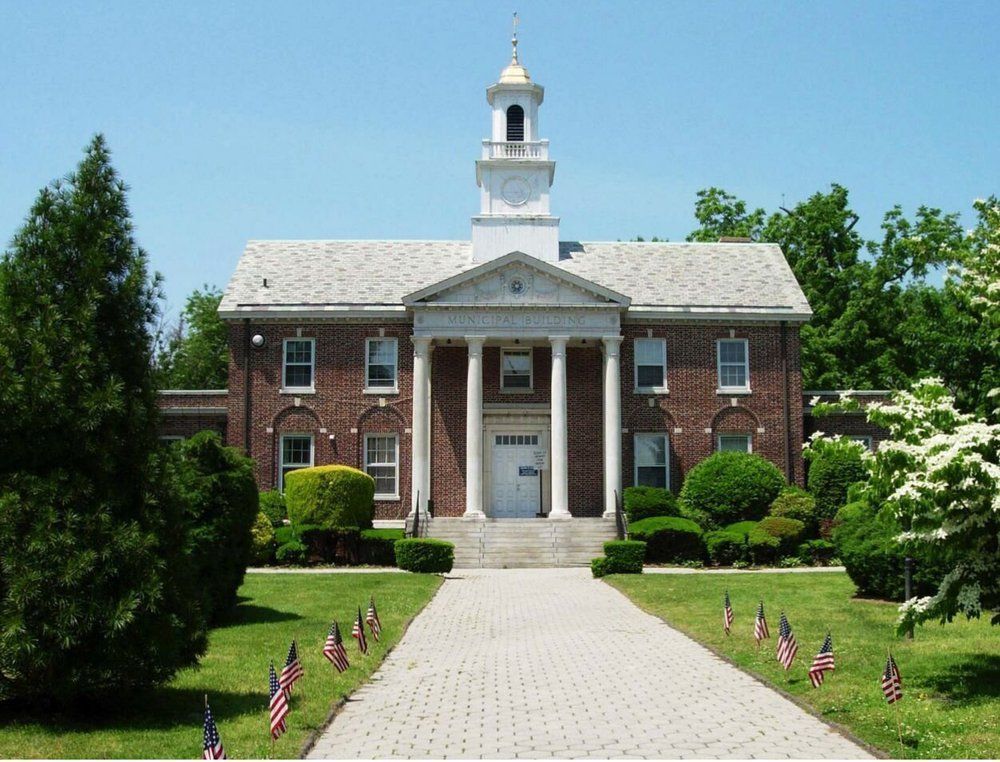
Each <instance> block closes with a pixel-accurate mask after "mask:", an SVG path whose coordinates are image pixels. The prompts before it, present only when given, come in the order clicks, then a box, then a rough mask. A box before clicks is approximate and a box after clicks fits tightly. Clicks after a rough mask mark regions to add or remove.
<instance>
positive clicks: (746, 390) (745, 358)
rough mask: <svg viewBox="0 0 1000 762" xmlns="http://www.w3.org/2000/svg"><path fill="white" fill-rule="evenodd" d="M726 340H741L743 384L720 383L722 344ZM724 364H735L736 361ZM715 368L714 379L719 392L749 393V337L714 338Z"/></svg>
mask: <svg viewBox="0 0 1000 762" xmlns="http://www.w3.org/2000/svg"><path fill="white" fill-rule="evenodd" d="M726 342H733V343H735V342H742V344H743V375H744V377H745V378H746V384H744V385H743V386H723V384H722V345H723V343H726ZM726 365H736V363H726ZM715 370H716V376H715V378H716V381H717V383H718V393H719V394H732V393H734V392H737V393H743V394H749V392H750V340H749V339H716V340H715Z"/></svg>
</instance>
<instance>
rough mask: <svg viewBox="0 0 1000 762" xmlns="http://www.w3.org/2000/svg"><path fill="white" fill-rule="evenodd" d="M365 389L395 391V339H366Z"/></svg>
mask: <svg viewBox="0 0 1000 762" xmlns="http://www.w3.org/2000/svg"><path fill="white" fill-rule="evenodd" d="M366 343H367V352H366V359H365V389H366V390H371V391H381V392H384V391H396V339H368V341H367V342H366Z"/></svg>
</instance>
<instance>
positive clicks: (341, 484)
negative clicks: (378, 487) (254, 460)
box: [285, 465, 375, 529]
mask: <svg viewBox="0 0 1000 762" xmlns="http://www.w3.org/2000/svg"><path fill="white" fill-rule="evenodd" d="M374 498H375V480H374V479H372V477H370V476H369V475H368V474H366V473H365V472H364V471H359V470H358V469H356V468H351V467H350V466H339V465H337V466H314V467H312V468H300V469H297V470H295V471H290V472H289V473H288V474H287V475H286V476H285V504H286V505H287V506H288V517H289V518H290V519H291V520H292V523H293V524H296V525H305V524H310V525H313V526H316V527H318V528H320V529H349V528H355V529H369V528H371V525H372V516H373V515H374V511H375V505H374V503H373V502H372V501H373V500H374Z"/></svg>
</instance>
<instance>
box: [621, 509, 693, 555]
mask: <svg viewBox="0 0 1000 762" xmlns="http://www.w3.org/2000/svg"><path fill="white" fill-rule="evenodd" d="M628 533H629V537H631V538H632V539H634V540H639V541H640V542H645V543H646V560H647V561H650V562H651V563H671V562H674V563H676V562H680V561H690V560H695V559H701V558H702V557H703V555H704V548H703V545H702V540H701V535H702V532H701V527H700V526H698V525H697V524H695V523H694V522H693V521H691V520H689V519H682V518H680V517H679V516H653V517H651V518H648V519H643V520H642V521H636V522H634V523H632V524H629V527H628Z"/></svg>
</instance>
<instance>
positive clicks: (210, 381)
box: [156, 285, 229, 389]
mask: <svg viewBox="0 0 1000 762" xmlns="http://www.w3.org/2000/svg"><path fill="white" fill-rule="evenodd" d="M221 300H222V291H221V290H220V289H218V288H216V287H215V286H209V285H205V286H203V287H202V290H197V289H196V290H195V291H194V292H193V293H192V294H191V295H190V296H189V297H188V298H187V302H186V304H185V305H184V312H183V313H182V315H181V319H180V321H179V322H178V324H177V326H176V328H175V329H174V330H173V331H171V332H170V335H169V337H168V338H167V341H166V345H165V346H164V347H163V348H162V349H161V351H160V353H159V356H158V357H157V363H156V364H157V382H158V386H159V387H160V388H161V389H224V388H226V384H227V383H228V380H229V328H228V326H227V325H226V323H225V322H224V321H223V320H221V319H220V318H219V313H218V310H219V302H220V301H221Z"/></svg>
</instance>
